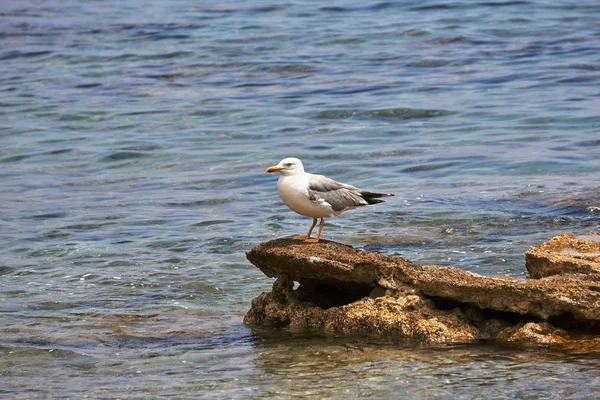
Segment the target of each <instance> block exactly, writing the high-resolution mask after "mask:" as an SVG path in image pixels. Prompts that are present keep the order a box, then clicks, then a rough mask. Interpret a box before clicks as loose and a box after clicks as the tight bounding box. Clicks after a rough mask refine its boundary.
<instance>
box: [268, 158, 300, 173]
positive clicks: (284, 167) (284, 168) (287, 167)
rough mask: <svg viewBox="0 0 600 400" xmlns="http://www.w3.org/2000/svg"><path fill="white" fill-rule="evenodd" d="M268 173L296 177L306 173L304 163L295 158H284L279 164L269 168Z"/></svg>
mask: <svg viewBox="0 0 600 400" xmlns="http://www.w3.org/2000/svg"><path fill="white" fill-rule="evenodd" d="M267 172H279V173H280V174H281V175H296V174H301V173H303V172H304V166H303V165H302V161H300V160H298V159H297V158H294V157H288V158H284V159H283V160H281V161H279V164H277V165H273V166H272V167H269V168H267Z"/></svg>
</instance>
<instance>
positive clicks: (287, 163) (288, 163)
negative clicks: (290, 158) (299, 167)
mask: <svg viewBox="0 0 600 400" xmlns="http://www.w3.org/2000/svg"><path fill="white" fill-rule="evenodd" d="M283 166H284V167H286V168H289V167H291V166H292V163H291V162H286V163H285V164H283Z"/></svg>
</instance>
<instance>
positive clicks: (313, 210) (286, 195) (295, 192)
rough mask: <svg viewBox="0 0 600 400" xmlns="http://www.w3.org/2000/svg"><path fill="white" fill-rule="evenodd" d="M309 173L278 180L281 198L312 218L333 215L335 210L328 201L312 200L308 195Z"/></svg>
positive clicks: (290, 206)
mask: <svg viewBox="0 0 600 400" xmlns="http://www.w3.org/2000/svg"><path fill="white" fill-rule="evenodd" d="M308 179H309V175H308V174H298V175H290V176H285V175H281V176H280V177H279V180H278V181H277V191H278V192H279V196H280V197H281V200H283V202H284V203H285V204H286V205H287V206H288V207H289V208H290V209H291V210H292V211H295V212H297V213H298V214H300V215H305V216H307V217H312V218H322V217H333V216H335V214H336V213H335V212H334V211H333V209H332V208H331V206H330V205H329V204H328V203H327V202H324V201H322V202H315V201H311V200H310V199H309V197H308Z"/></svg>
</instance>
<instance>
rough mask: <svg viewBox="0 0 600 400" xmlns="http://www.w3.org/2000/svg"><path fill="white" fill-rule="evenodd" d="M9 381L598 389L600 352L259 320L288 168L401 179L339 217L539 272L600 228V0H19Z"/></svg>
mask: <svg viewBox="0 0 600 400" xmlns="http://www.w3.org/2000/svg"><path fill="white" fill-rule="evenodd" d="M0 69H1V72H2V73H1V74H0V255H1V257H0V299H1V303H0V354H1V357H0V393H1V394H2V397H7V398H36V397H38V398H45V397H49V396H52V397H70V398H83V397H84V396H88V397H91V398H116V397H120V398H121V397H127V398H166V397H169V398H203V397H206V398H218V397H220V398H243V397H248V396H251V397H262V398H290V397H298V398H315V397H333V398H355V397H374V398H391V397H406V398H432V397H439V398H490V397H495V396H498V397H500V396H505V397H507V398H557V399H558V398H560V399H562V398H593V397H595V394H596V393H597V391H598V389H600V381H599V378H598V376H599V375H598V368H599V367H600V362H599V359H600V358H599V357H598V355H597V353H596V352H595V350H594V349H589V350H588V351H581V350H578V351H574V350H569V349H560V350H558V349H548V348H527V347H524V348H520V347H499V346H497V345H492V344H482V345H481V346H448V347H435V348H431V347H422V346H418V345H415V344H414V343H412V344H411V343H395V344H378V343H374V342H370V341H361V340H358V339H351V340H341V339H318V338H308V337H296V336H289V335H287V334H285V333H282V332H276V331H270V330H263V329H261V330H252V329H250V328H248V327H245V326H244V325H243V324H242V317H243V314H244V313H245V312H246V311H247V309H248V308H249V305H250V301H251V300H252V298H254V297H256V296H258V294H260V293H261V292H262V291H266V290H269V289H270V286H271V284H272V280H271V279H269V278H267V277H265V276H263V275H262V274H261V273H260V271H258V270H257V269H255V268H254V267H252V266H251V265H250V264H249V263H248V262H247V261H246V259H245V256H244V252H245V251H247V250H248V249H250V248H251V247H252V246H254V245H256V244H258V243H260V242H262V241H265V240H269V239H273V238H276V237H281V236H287V235H290V234H299V233H304V232H305V231H306V230H307V229H308V226H309V223H310V221H309V220H308V219H307V218H303V217H300V216H297V215H295V214H293V213H291V212H290V211H289V210H287V208H286V207H285V206H284V205H283V204H282V202H281V201H280V199H279V198H278V196H277V194H276V189H275V181H276V177H274V176H272V175H267V174H265V173H264V170H265V168H266V167H268V166H270V165H272V164H275V163H277V162H278V161H279V160H280V159H281V158H283V157H285V156H296V157H299V158H301V159H302V160H303V161H304V163H305V166H306V168H307V170H309V171H311V172H316V173H322V174H326V175H329V176H331V177H333V178H335V179H338V180H341V181H344V182H348V183H352V184H355V185H357V186H359V187H364V188H369V189H373V190H382V191H389V192H393V193H395V194H396V197H394V198H390V199H388V200H387V201H386V203H384V204H380V205H378V206H377V207H375V208H370V209H367V210H365V209H363V210H356V211H353V212H349V213H345V214H343V215H342V216H340V217H339V218H336V219H333V220H329V221H328V223H327V225H326V227H325V230H324V233H323V237H324V238H327V239H331V240H336V241H340V242H344V243H349V244H352V245H354V246H357V247H360V248H363V249H366V250H370V251H377V252H381V253H385V254H391V255H401V256H403V257H406V258H409V259H412V260H414V261H417V262H419V263H422V264H437V265H453V266H459V267H461V268H464V269H466V270H469V271H473V272H477V273H480V274H484V275H513V276H517V277H524V276H525V270H524V255H523V253H524V252H525V251H526V249H527V248H528V247H529V246H532V245H536V244H539V243H540V242H542V241H544V240H545V239H547V238H549V237H550V236H552V235H554V234H556V233H559V232H563V231H567V232H573V233H578V234H583V233H585V232H587V231H598V230H600V222H599V216H600V194H599V193H600V192H599V185H598V182H600V6H599V5H598V3H597V2H595V1H586V0H583V1H579V2H568V1H495V2H485V1H482V2H467V1H456V2H441V1H399V2H358V1H333V2H328V3H327V2H326V3H324V2H318V1H310V0H309V1H298V0H291V1H287V2H269V1H241V2H240V1H228V0H225V1H219V2H211V1H191V0H181V1H175V2H169V1H146V2H137V1H131V0H125V1H114V0H108V1H102V2H98V1H96V2H88V1H68V2H63V1H52V0H50V1H45V2H37V1H28V0H25V1H19V2H7V1H6V2H3V3H2V4H1V5H0Z"/></svg>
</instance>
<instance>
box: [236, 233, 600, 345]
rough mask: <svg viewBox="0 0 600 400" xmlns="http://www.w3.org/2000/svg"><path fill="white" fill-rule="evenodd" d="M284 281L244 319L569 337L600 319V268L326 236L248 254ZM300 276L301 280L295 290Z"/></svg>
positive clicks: (452, 335)
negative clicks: (394, 249) (552, 266)
mask: <svg viewBox="0 0 600 400" xmlns="http://www.w3.org/2000/svg"><path fill="white" fill-rule="evenodd" d="M247 257H248V259H249V260H250V261H251V262H252V263H253V264H254V265H256V266H257V267H258V268H260V270H261V271H262V272H264V273H265V274H266V275H267V276H269V277H275V278H277V280H276V281H275V283H274V285H273V291H272V292H270V293H263V294H261V295H260V296H259V297H258V298H256V299H254V300H253V301H252V307H251V309H250V311H248V313H247V314H246V317H245V319H244V322H245V323H246V324H251V325H270V326H278V327H283V328H285V329H288V330H291V331H302V332H311V333H314V334H319V335H339V336H343V335H361V336H377V337H384V338H386V339H394V338H398V339H404V338H413V339H415V340H419V341H426V342H472V341H475V340H480V339H494V340H501V341H508V342H534V343H545V344H547V343H565V342H568V340H569V333H568V331H571V330H572V329H575V330H578V331H579V330H581V329H587V330H588V331H592V332H593V331H597V330H598V328H599V327H600V274H599V275H582V274H567V275H554V276H549V277H546V278H543V279H516V278H510V277H485V276H480V275H476V274H473V273H470V272H467V271H464V270H461V269H459V268H453V267H436V266H425V267H422V266H420V265H418V264H416V263H414V262H411V261H408V260H404V259H402V258H399V257H391V256H385V255H381V254H376V253H368V252H364V251H361V250H358V249H355V248H353V247H351V246H347V245H343V244H339V243H335V242H329V241H322V242H320V243H311V244H308V243H302V242H298V241H292V240H291V239H277V240H273V241H270V242H266V243H262V244H260V245H259V246H257V247H255V248H253V249H252V250H250V251H249V252H248V253H247ZM294 282H298V283H299V286H298V287H297V288H296V289H294Z"/></svg>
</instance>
